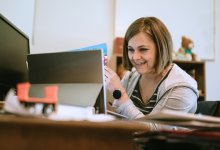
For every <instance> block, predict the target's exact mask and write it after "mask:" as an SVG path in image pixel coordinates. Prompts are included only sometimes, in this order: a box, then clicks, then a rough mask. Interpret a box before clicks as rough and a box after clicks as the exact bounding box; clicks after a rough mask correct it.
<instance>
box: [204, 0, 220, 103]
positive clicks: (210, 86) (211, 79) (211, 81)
mask: <svg viewBox="0 0 220 150" xmlns="http://www.w3.org/2000/svg"><path fill="white" fill-rule="evenodd" d="M215 8H216V24H215V61H207V62H206V92H207V100H219V101H220V69H219V68H220V43H219V41H220V1H219V0H216V5H215Z"/></svg>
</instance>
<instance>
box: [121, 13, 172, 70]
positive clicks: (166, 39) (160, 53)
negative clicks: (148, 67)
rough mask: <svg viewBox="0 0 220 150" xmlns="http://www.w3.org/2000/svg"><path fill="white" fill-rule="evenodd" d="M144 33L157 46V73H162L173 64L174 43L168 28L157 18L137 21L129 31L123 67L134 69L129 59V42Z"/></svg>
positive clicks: (124, 50)
mask: <svg viewBox="0 0 220 150" xmlns="http://www.w3.org/2000/svg"><path fill="white" fill-rule="evenodd" d="M140 32H143V33H145V34H146V36H148V37H149V38H151V39H152V40H153V42H154V43H155V46H156V64H155V66H154V67H155V71H156V72H157V73H159V72H161V71H162V70H163V69H164V68H166V67H167V66H168V65H169V64H171V63H172V52H173V42H172V38H171V35H170V32H169V31H168V29H167V27H166V26H165V25H164V24H163V22H162V21H160V20H159V19H157V18H155V17H142V18H139V19H137V20H135V21H134V22H133V23H132V24H131V25H130V26H129V27H128V29H127V32H126V34H125V37H124V44H123V66H124V68H125V69H127V70H131V69H132V67H133V66H132V64H131V62H130V60H129V58H128V42H129V40H130V39H131V38H132V37H133V36H135V35H136V34H138V33H140Z"/></svg>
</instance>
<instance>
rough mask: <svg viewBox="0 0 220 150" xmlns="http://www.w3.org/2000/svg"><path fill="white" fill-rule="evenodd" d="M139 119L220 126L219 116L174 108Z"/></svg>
mask: <svg viewBox="0 0 220 150" xmlns="http://www.w3.org/2000/svg"><path fill="white" fill-rule="evenodd" d="M138 120H140V121H151V122H155V123H161V124H167V125H175V126H182V127H191V128H220V118H219V117H213V116H206V115H199V114H190V113H184V112H178V111H172V110H162V111H160V112H159V113H154V114H151V115H147V116H145V117H143V118H140V119H138Z"/></svg>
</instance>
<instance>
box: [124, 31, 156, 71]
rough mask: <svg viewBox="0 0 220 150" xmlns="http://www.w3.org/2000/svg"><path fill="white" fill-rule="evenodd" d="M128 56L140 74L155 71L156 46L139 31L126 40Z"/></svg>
mask: <svg viewBox="0 0 220 150" xmlns="http://www.w3.org/2000/svg"><path fill="white" fill-rule="evenodd" d="M128 58H129V59H130V61H131V63H132V65H133V66H134V67H135V68H136V70H137V71H138V73H140V74H141V75H143V74H148V73H152V72H154V71H155V68H154V66H155V61H156V60H155V59H156V46H155V44H154V42H153V41H152V40H151V39H150V38H149V37H147V36H146V34H145V33H143V32H140V33H138V34H136V35H135V36H133V37H132V38H131V39H130V40H129V41H128Z"/></svg>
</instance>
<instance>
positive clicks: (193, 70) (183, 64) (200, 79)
mask: <svg viewBox="0 0 220 150" xmlns="http://www.w3.org/2000/svg"><path fill="white" fill-rule="evenodd" d="M173 62H174V63H176V64H177V65H178V66H180V68H182V69H183V70H185V71H186V72H187V73H189V74H190V75H191V76H192V77H193V78H194V79H195V80H196V81H197V83H198V89H199V99H198V100H199V101H205V100H206V82H205V81H206V80H205V79H206V78H205V62H204V61H181V60H174V61H173Z"/></svg>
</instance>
